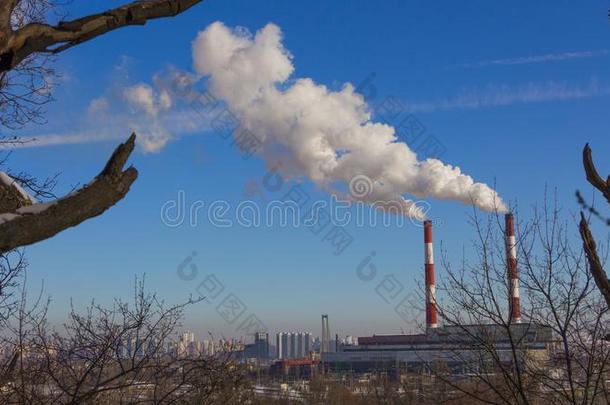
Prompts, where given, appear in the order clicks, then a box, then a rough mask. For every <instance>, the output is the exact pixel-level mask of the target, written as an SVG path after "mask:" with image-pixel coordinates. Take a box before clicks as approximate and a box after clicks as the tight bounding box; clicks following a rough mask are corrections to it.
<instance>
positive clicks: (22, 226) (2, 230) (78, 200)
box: [0, 134, 138, 253]
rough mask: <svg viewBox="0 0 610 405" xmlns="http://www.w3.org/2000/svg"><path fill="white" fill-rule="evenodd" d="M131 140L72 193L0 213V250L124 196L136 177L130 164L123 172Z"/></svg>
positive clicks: (27, 241) (63, 225)
mask: <svg viewBox="0 0 610 405" xmlns="http://www.w3.org/2000/svg"><path fill="white" fill-rule="evenodd" d="M135 139H136V135H135V134H132V135H131V136H130V137H129V139H128V140H127V142H125V143H123V144H121V145H119V146H118V147H117V148H116V150H115V151H114V153H113V154H112V156H111V157H110V159H109V160H108V163H107V164H106V166H105V167H104V169H103V170H102V171H101V173H100V174H99V175H98V176H97V177H95V178H94V179H93V180H92V181H91V182H90V183H89V184H87V185H86V186H84V187H83V188H81V189H79V190H77V191H76V192H74V193H71V194H69V195H67V196H66V197H63V198H60V199H59V200H56V201H54V202H52V203H49V204H45V205H42V204H33V205H25V206H22V207H21V208H19V209H17V210H14V211H12V212H9V213H0V253H4V252H7V251H10V250H12V249H15V248H17V247H20V246H25V245H30V244H32V243H36V242H39V241H42V240H45V239H48V238H50V237H52V236H54V235H56V234H57V233H59V232H61V231H63V230H65V229H67V228H70V227H73V226H76V225H78V224H80V223H81V222H83V221H85V220H87V219H89V218H93V217H95V216H98V215H100V214H102V213H103V212H104V211H106V210H107V209H108V208H110V207H112V206H113V205H115V204H116V203H117V202H118V201H120V200H121V199H122V198H123V197H125V195H126V194H127V192H128V191H129V188H130V187H131V185H132V183H133V182H134V181H135V180H136V178H137V177H138V171H137V170H136V169H135V168H134V167H129V168H127V170H125V171H123V166H124V165H125V163H126V162H127V159H128V158H129V155H130V154H131V152H132V151H133V148H134V145H135ZM2 217H4V222H3V220H2Z"/></svg>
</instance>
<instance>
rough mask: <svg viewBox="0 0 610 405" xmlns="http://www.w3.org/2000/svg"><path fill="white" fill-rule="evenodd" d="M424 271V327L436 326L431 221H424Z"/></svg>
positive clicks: (431, 327)
mask: <svg viewBox="0 0 610 405" xmlns="http://www.w3.org/2000/svg"><path fill="white" fill-rule="evenodd" d="M424 246H425V252H426V253H425V264H424V267H425V271H426V329H433V328H436V327H437V326H438V324H437V321H436V289H435V287H434V250H433V247H432V221H430V220H426V221H424Z"/></svg>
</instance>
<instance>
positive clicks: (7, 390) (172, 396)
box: [0, 282, 246, 404]
mask: <svg viewBox="0 0 610 405" xmlns="http://www.w3.org/2000/svg"><path fill="white" fill-rule="evenodd" d="M22 292H23V295H22V296H21V299H20V300H19V305H18V307H17V308H15V311H13V316H12V317H11V319H10V320H8V321H7V322H5V323H4V328H3V330H4V335H3V344H2V347H3V348H4V350H5V352H6V353H5V356H4V359H5V360H4V362H3V366H2V368H1V369H0V371H1V373H0V376H2V380H1V381H0V402H1V403H3V404H10V403H19V404H21V403H27V404H54V403H58V404H99V403H108V404H111V403H112V404H114V403H130V404H136V403H147V404H172V403H192V404H213V403H221V402H223V403H237V402H238V399H239V397H240V396H241V395H243V391H242V389H243V388H245V387H246V385H245V374H244V372H243V370H242V369H241V368H240V367H239V366H238V365H237V364H236V363H235V362H234V361H233V359H232V357H231V355H230V354H227V353H225V354H222V353H221V354H219V355H215V356H205V355H203V354H197V355H194V356H186V355H184V354H181V353H178V352H174V351H172V350H168V343H169V342H170V341H171V340H172V338H173V337H174V336H175V335H176V333H177V328H178V327H179V326H180V322H181V320H182V318H183V311H184V308H185V307H186V306H188V305H193V304H196V303H197V302H198V301H200V300H189V301H188V302H186V303H184V304H180V305H176V306H170V307H168V306H166V305H165V304H164V303H163V302H162V301H160V300H159V299H158V298H157V297H156V295H154V294H150V293H147V292H146V290H145V289H144V284H143V282H138V283H136V287H135V289H134V297H133V300H132V301H131V302H126V301H123V300H115V301H114V304H113V305H112V306H110V307H105V306H102V305H99V304H96V303H95V302H92V303H91V305H89V306H88V307H87V308H86V309H85V310H84V311H83V312H79V311H78V310H76V309H74V308H73V309H72V311H71V313H70V315H69V317H68V320H67V322H66V323H65V324H64V326H63V328H61V329H59V330H57V329H55V328H52V327H50V326H49V324H48V322H47V316H46V312H47V308H48V302H46V301H44V300H41V299H40V297H39V298H38V299H37V300H36V301H35V302H34V304H32V305H28V304H27V301H28V300H27V299H26V298H27V297H26V296H25V290H23V291H22Z"/></svg>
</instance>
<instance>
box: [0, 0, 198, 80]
mask: <svg viewBox="0 0 610 405" xmlns="http://www.w3.org/2000/svg"><path fill="white" fill-rule="evenodd" d="M201 1H202V0H147V1H135V2H132V3H129V4H126V5H124V6H121V7H118V8H115V9H112V10H108V11H106V12H103V13H99V14H93V15H90V16H87V17H83V18H79V19H76V20H73V21H67V22H60V23H59V24H57V26H51V25H47V24H38V23H32V24H28V25H26V26H24V27H22V28H20V29H18V30H16V31H12V30H10V26H9V28H8V29H7V28H6V24H7V20H6V17H7V16H6V12H5V11H6V9H7V7H8V4H9V3H11V1H10V0H2V3H3V4H2V5H0V18H3V17H4V18H5V20H4V21H0V73H1V72H6V71H9V70H11V69H13V68H14V67H15V66H17V65H18V64H19V63H20V62H21V61H23V60H24V59H26V58H27V57H28V56H30V55H32V54H35V53H59V52H62V51H64V50H66V49H68V48H71V47H73V46H75V45H78V44H80V43H83V42H85V41H88V40H90V39H93V38H95V37H97V36H99V35H103V34H105V33H107V32H110V31H113V30H115V29H117V28H121V27H125V26H129V25H143V24H146V22H147V21H148V20H152V19H156V18H163V17H171V16H175V15H177V14H180V13H182V12H183V11H185V10H187V9H189V8H191V7H192V6H194V5H195V4H197V3H200V2H201ZM9 18H10V15H9Z"/></svg>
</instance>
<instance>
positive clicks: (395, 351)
mask: <svg viewBox="0 0 610 405" xmlns="http://www.w3.org/2000/svg"><path fill="white" fill-rule="evenodd" d="M512 328H513V329H512V330H511V334H512V335H513V337H515V336H517V337H518V340H519V341H521V342H522V343H521V347H520V350H523V351H525V352H526V353H527V354H528V356H527V358H530V359H538V360H544V359H548V358H549V356H550V354H551V351H552V349H553V347H554V343H555V341H554V340H553V334H552V330H551V329H550V328H548V327H542V326H539V325H535V324H528V323H522V324H515V325H513V326H512ZM477 336H478V337H479V338H476V337H477ZM481 336H484V337H485V339H487V341H489V342H490V343H491V344H493V345H494V346H495V350H496V352H497V353H498V355H499V356H500V358H501V360H502V361H503V362H506V363H507V364H508V363H510V362H511V359H512V356H511V346H510V342H509V340H508V335H507V334H506V331H505V330H504V329H502V328H500V327H498V326H497V325H466V326H444V327H438V328H435V329H434V330H431V331H429V332H428V333H425V334H417V335H373V336H370V337H360V338H358V345H357V346H348V345H346V346H344V347H343V348H342V351H340V352H336V353H322V355H321V356H322V366H323V367H324V369H325V370H327V371H332V372H338V373H341V372H351V373H356V374H358V373H368V372H373V371H384V372H387V373H388V374H390V375H395V376H396V375H398V374H399V373H400V372H401V371H407V372H423V371H426V370H428V369H429V367H430V366H431V365H432V364H436V363H439V362H440V363H444V364H445V365H446V366H447V367H448V368H449V369H450V370H451V372H452V373H453V374H455V375H459V374H464V373H467V372H468V370H469V369H471V367H472V362H473V361H480V359H481V353H482V352H481V350H480V349H476V347H477V345H476V343H477V342H478V341H480V337H481ZM466 363H468V367H465V366H466V365H467V364H466Z"/></svg>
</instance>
